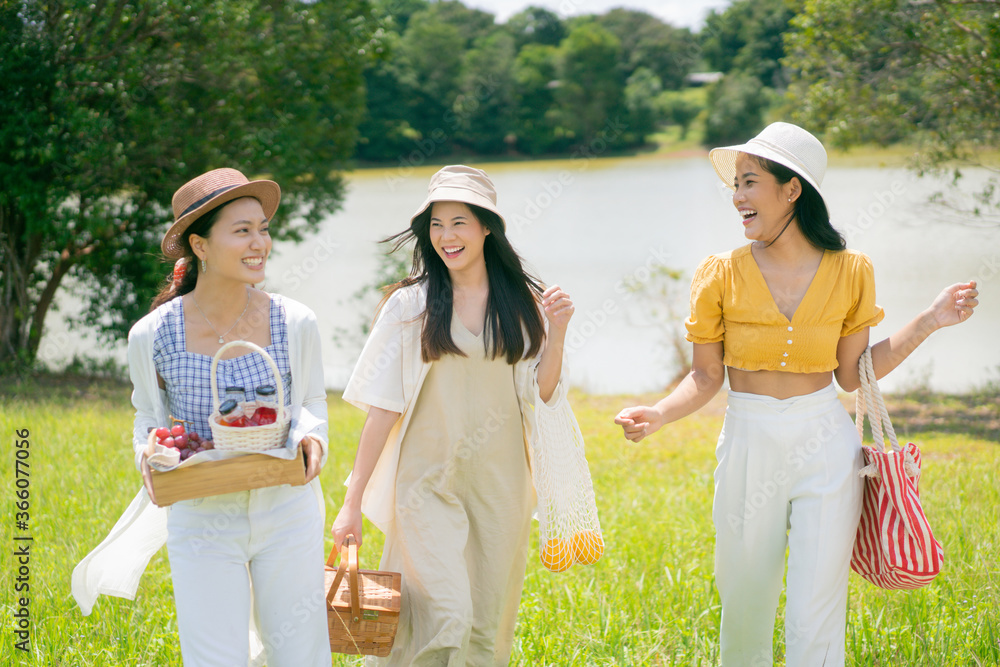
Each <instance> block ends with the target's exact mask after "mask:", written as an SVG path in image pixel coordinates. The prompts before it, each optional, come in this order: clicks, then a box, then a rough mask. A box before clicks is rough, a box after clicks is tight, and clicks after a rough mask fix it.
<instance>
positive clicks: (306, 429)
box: [288, 311, 329, 464]
mask: <svg viewBox="0 0 1000 667" xmlns="http://www.w3.org/2000/svg"><path fill="white" fill-rule="evenodd" d="M295 336H296V337H297V339H298V340H297V344H296V346H295V347H296V348H297V349H296V352H295V354H294V355H293V358H292V362H293V364H294V367H293V370H292V382H301V383H302V387H301V388H302V393H301V396H302V404H301V405H292V423H291V427H290V428H289V431H288V438H289V443H288V446H290V447H291V448H293V449H294V448H295V446H296V445H298V443H299V442H301V441H302V438H304V437H306V436H307V435H312V436H315V437H316V439H318V440H319V441H320V443H321V445H322V448H323V457H322V460H321V462H322V463H324V464H325V463H326V456H327V452H328V450H329V437H328V424H327V420H328V416H327V406H326V383H325V381H324V379H323V349H322V345H321V343H320V334H319V325H318V324H317V323H316V315H315V314H314V313H313V312H312V311H308V313H307V314H306V316H305V317H304V318H303V319H302V320H301V321H300V322H297V324H296V330H295Z"/></svg>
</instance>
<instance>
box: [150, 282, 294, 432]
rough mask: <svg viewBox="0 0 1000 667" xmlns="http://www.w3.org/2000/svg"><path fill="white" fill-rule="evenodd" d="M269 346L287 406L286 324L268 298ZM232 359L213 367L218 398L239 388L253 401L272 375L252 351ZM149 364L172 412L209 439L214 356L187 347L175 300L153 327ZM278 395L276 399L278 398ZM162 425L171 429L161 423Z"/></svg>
mask: <svg viewBox="0 0 1000 667" xmlns="http://www.w3.org/2000/svg"><path fill="white" fill-rule="evenodd" d="M270 325H271V344H270V345H268V346H267V347H265V348H264V350H265V351H266V352H267V353H268V354H269V355H271V358H272V359H274V361H275V363H276V364H277V365H278V372H279V373H280V374H281V380H282V384H283V385H284V389H285V405H290V404H291V395H292V391H291V387H292V372H291V364H290V362H289V357H288V325H287V323H286V321H285V308H284V306H283V305H282V304H281V297H279V296H274V295H272V296H271V308H270ZM247 352H248V354H244V355H241V356H239V357H235V358H233V359H220V360H219V366H218V368H217V369H216V381H217V382H218V389H219V400H220V401H224V400H225V393H226V388H227V387H234V386H235V387H243V388H244V393H245V400H247V401H252V400H254V399H255V398H256V395H255V393H254V390H255V389H256V388H257V387H259V386H261V385H265V384H269V385H272V386H273V385H274V373H272V372H271V367H270V366H269V365H268V363H267V361H266V360H265V359H264V358H263V357H262V356H261V355H259V354H257V353H256V352H251V351H249V350H247ZM153 363H154V364H155V365H156V371H157V373H159V374H160V377H162V378H163V382H164V384H165V385H166V390H167V399H168V402H169V405H170V414H171V415H172V416H174V417H176V418H178V419H184V420H186V421H188V422H189V424H188V425H187V430H188V432H191V431H194V432H196V433H197V434H198V435H200V436H202V437H203V438H205V439H206V440H207V439H210V438H211V437H212V431H211V429H210V428H209V426H208V418H209V416H210V415H211V414H212V411H213V408H214V406H213V405H212V386H211V384H210V383H209V373H210V372H211V369H212V357H211V356H208V355H205V354H197V353H195V352H188V351H187V350H186V349H185V332H184V301H183V299H179V298H178V299H174V300H173V301H171V302H170V303H169V308H167V309H166V312H165V313H164V315H163V318H162V320H161V321H160V324H159V325H158V326H157V328H156V336H155V338H154V341H153ZM276 397H277V396H276ZM165 426H169V425H167V424H165Z"/></svg>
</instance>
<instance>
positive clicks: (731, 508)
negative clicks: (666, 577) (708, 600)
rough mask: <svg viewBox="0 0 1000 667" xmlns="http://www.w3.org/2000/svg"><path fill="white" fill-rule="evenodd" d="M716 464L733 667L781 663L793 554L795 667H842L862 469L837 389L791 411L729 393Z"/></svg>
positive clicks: (789, 633)
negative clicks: (777, 627)
mask: <svg viewBox="0 0 1000 667" xmlns="http://www.w3.org/2000/svg"><path fill="white" fill-rule="evenodd" d="M716 455H717V458H718V467H717V468H716V471H715V503H714V508H713V519H714V522H715V530H716V552H715V570H716V584H717V586H718V588H719V595H720V597H721V599H722V629H721V652H722V665H723V667H757V666H758V665H760V666H764V665H771V664H772V662H773V652H772V635H773V632H774V618H775V611H776V609H777V606H778V597H779V595H780V594H781V578H782V574H783V572H784V556H785V548H786V546H787V547H788V574H787V590H786V602H785V660H786V665H787V666H788V667H820V666H821V665H822V666H825V667H842V666H843V664H844V643H845V628H846V623H847V579H848V574H849V572H850V562H851V551H852V549H853V546H854V537H855V533H856V532H857V526H858V520H859V518H860V516H861V497H862V495H861V494H862V489H863V486H862V480H861V479H860V478H859V477H858V470H860V469H861V466H862V460H863V459H862V454H861V443H860V440H859V439H858V434H857V431H856V430H855V426H854V423H853V421H852V420H851V417H850V416H849V415H848V414H847V411H846V410H844V408H843V406H842V404H841V403H840V401H839V399H838V398H837V392H836V390H835V389H834V387H833V385H830V386H828V387H826V388H825V389H821V390H820V391H817V392H815V393H812V394H808V395H805V396H796V397H793V398H789V399H784V400H781V399H776V398H771V397H769V396H759V395H756V394H746V393H740V392H732V391H731V392H729V403H728V407H727V409H726V419H725V424H724V426H723V430H722V434H721V435H720V436H719V444H718V447H717V449H716Z"/></svg>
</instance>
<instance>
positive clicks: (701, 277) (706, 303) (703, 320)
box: [684, 255, 726, 343]
mask: <svg viewBox="0 0 1000 667" xmlns="http://www.w3.org/2000/svg"><path fill="white" fill-rule="evenodd" d="M724 288H725V267H724V266H723V263H722V261H721V260H720V259H719V258H718V257H716V256H715V255H712V256H710V257H708V258H707V259H705V261H703V262H702V263H701V265H699V266H698V269H697V270H696V271H695V272H694V278H693V279H692V280H691V316H690V317H688V318H687V319H686V320H685V321H684V326H685V327H686V328H687V332H688V333H687V336H686V338H687V339H688V340H689V341H690V342H692V343H718V342H719V341H721V340H722V339H723V338H724V337H725V333H726V327H725V325H724V324H723V323H722V295H723V291H724Z"/></svg>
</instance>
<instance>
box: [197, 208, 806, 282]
mask: <svg viewBox="0 0 1000 667" xmlns="http://www.w3.org/2000/svg"><path fill="white" fill-rule="evenodd" d="M788 201H789V203H791V201H792V198H791V197H789V198H788ZM204 264H205V262H202V265H204Z"/></svg>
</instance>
